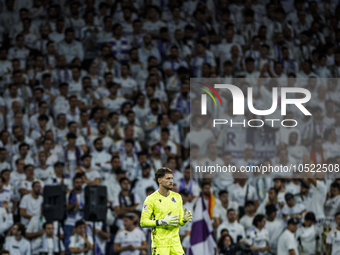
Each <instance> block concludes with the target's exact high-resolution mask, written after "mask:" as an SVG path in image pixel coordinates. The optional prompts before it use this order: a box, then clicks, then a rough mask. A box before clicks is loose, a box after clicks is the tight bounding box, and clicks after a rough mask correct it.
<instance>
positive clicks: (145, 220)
mask: <svg viewBox="0 0 340 255" xmlns="http://www.w3.org/2000/svg"><path fill="white" fill-rule="evenodd" d="M182 204H183V202H182V197H181V195H180V194H178V193H176V192H173V191H170V194H169V195H168V196H167V197H164V196H163V195H161V194H160V193H159V192H158V190H157V191H155V192H154V193H152V194H151V195H150V196H148V197H147V198H146V199H145V201H144V204H143V210H142V216H141V220H140V225H141V227H143V228H145V227H150V228H151V238H152V247H169V246H177V245H181V241H180V238H179V234H178V230H179V225H181V226H184V225H185V223H186V222H183V208H182ZM170 212H171V215H178V217H179V225H178V226H176V227H175V226H157V224H156V220H161V219H163V218H164V217H165V216H166V215H167V214H168V213H170Z"/></svg>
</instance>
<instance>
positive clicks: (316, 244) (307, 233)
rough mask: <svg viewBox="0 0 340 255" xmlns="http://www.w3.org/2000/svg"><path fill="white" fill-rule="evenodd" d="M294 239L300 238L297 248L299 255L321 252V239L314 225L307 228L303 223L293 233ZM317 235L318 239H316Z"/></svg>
mask: <svg viewBox="0 0 340 255" xmlns="http://www.w3.org/2000/svg"><path fill="white" fill-rule="evenodd" d="M295 236H296V239H298V238H299V239H300V241H301V242H299V250H300V254H301V255H309V254H315V253H316V252H321V246H322V241H321V240H322V239H321V236H320V233H319V231H318V230H317V228H316V226H314V225H312V226H311V227H309V228H307V227H304V226H303V225H302V226H301V227H299V228H298V230H297V231H296V233H295ZM317 237H319V238H318V239H316V238H317Z"/></svg>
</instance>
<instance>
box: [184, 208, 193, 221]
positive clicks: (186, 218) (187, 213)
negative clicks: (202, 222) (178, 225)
mask: <svg viewBox="0 0 340 255" xmlns="http://www.w3.org/2000/svg"><path fill="white" fill-rule="evenodd" d="M183 221H186V222H187V221H192V213H191V212H190V211H187V209H186V208H184V214H183Z"/></svg>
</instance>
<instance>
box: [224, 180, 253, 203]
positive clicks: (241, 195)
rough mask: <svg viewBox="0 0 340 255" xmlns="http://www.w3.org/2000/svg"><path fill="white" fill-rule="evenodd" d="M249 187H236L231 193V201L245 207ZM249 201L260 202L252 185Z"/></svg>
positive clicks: (250, 186) (249, 190) (249, 191)
mask: <svg viewBox="0 0 340 255" xmlns="http://www.w3.org/2000/svg"><path fill="white" fill-rule="evenodd" d="M248 185H249V184H247V185H244V187H243V188H242V187H241V186H240V185H239V184H236V185H234V187H233V190H232V191H231V192H230V200H232V201H235V202H237V203H238V204H239V206H245V198H246V193H247V186H248ZM247 200H248V201H249V200H250V201H255V200H258V198H257V194H256V190H255V188H254V187H253V186H252V185H249V188H248V196H247Z"/></svg>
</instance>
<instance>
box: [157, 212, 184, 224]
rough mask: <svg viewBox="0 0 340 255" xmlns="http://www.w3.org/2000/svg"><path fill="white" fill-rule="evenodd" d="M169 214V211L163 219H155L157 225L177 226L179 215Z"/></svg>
mask: <svg viewBox="0 0 340 255" xmlns="http://www.w3.org/2000/svg"><path fill="white" fill-rule="evenodd" d="M170 215H171V212H169V213H168V214H167V215H166V216H165V217H164V218H163V219H161V220H157V221H156V224H157V226H162V225H163V226H168V225H170V226H175V227H177V226H178V223H179V217H178V215H172V216H170Z"/></svg>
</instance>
